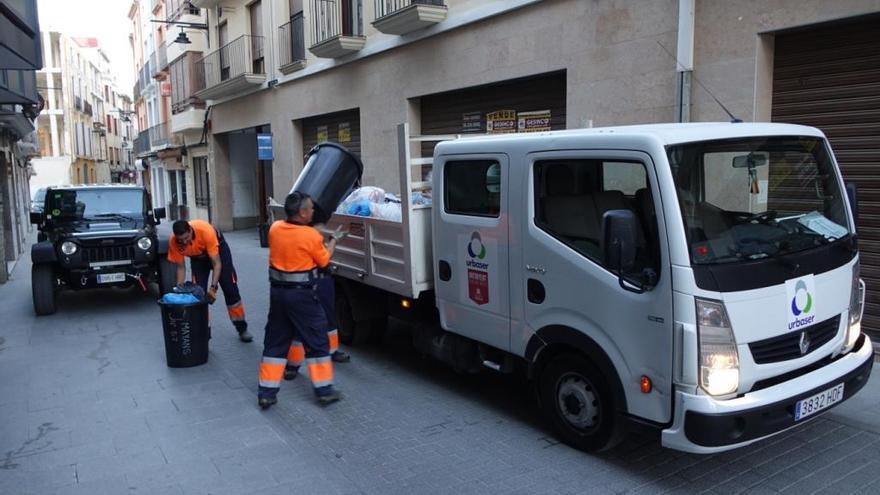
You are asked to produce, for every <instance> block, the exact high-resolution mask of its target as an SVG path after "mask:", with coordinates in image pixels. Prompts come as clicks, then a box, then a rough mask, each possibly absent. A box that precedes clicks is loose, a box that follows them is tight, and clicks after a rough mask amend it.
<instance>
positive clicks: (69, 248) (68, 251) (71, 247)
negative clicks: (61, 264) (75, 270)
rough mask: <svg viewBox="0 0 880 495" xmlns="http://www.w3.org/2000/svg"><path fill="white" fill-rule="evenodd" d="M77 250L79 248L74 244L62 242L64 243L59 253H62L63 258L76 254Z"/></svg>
mask: <svg viewBox="0 0 880 495" xmlns="http://www.w3.org/2000/svg"><path fill="white" fill-rule="evenodd" d="M78 248H79V247H78V246H77V245H76V243H75V242H70V241H64V242H62V243H61V252H62V253H63V254H64V255H65V256H70V255H72V254H73V253H75V252H76V250H77V249H78Z"/></svg>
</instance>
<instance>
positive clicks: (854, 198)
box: [845, 182, 859, 224]
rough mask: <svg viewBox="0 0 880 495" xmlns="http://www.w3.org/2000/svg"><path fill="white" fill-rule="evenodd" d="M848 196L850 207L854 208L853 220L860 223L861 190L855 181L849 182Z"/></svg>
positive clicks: (847, 186) (846, 184) (847, 187)
mask: <svg viewBox="0 0 880 495" xmlns="http://www.w3.org/2000/svg"><path fill="white" fill-rule="evenodd" d="M845 186H846V196H847V198H849V209H850V210H852V214H853V220H854V221H855V222H856V223H857V224H858V223H859V191H858V188H857V187H856V183H855V182H847V183H845Z"/></svg>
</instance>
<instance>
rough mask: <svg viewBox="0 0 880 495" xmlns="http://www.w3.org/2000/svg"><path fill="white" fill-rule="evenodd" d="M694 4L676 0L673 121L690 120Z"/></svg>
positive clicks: (691, 1) (692, 0) (690, 0)
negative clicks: (676, 34)
mask: <svg viewBox="0 0 880 495" xmlns="http://www.w3.org/2000/svg"><path fill="white" fill-rule="evenodd" d="M694 2H695V0H678V54H677V59H678V63H677V69H676V71H677V73H678V74H677V78H676V79H677V80H676V86H675V121H676V122H690V120H691V77H692V75H693V72H694Z"/></svg>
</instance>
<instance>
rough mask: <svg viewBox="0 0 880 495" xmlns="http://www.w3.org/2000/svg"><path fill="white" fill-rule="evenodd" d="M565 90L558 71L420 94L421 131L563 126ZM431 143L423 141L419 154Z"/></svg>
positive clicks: (562, 74)
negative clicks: (432, 93) (460, 88)
mask: <svg viewBox="0 0 880 495" xmlns="http://www.w3.org/2000/svg"><path fill="white" fill-rule="evenodd" d="M565 92H566V89H565V72H564V71H562V72H554V73H551V74H543V75H540V76H534V77H528V78H524V79H516V80H508V81H504V82H500V83H494V84H490V85H486V86H478V87H474V88H468V89H463V90H458V91H452V92H448V93H440V94H434V95H429V96H423V97H422V98H421V109H422V122H421V124H422V134H426V135H437V134H469V133H485V132H487V130H488V128H489V127H490V126H491V127H492V128H493V130H494V131H500V130H508V127H509V126H512V127H513V128H512V129H509V130H514V131H519V130H540V128H541V126H543V125H544V124H545V123H546V126H547V127H549V129H550V130H557V129H565ZM511 119H513V120H511ZM527 119H528V120H527ZM520 120H522V121H523V122H522V124H520ZM525 127H529V128H530V129H525ZM433 146H434V145H433V143H424V144H423V148H422V155H423V156H430V155H431V154H433V152H434V150H433Z"/></svg>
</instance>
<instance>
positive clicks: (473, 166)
mask: <svg viewBox="0 0 880 495" xmlns="http://www.w3.org/2000/svg"><path fill="white" fill-rule="evenodd" d="M501 172H502V171H501V165H500V164H499V163H498V162H497V161H494V160H465V161H454V162H447V163H446V166H445V167H444V169H443V187H444V190H445V198H444V206H445V211H446V213H452V214H456V215H472V216H479V217H497V216H498V214H499V213H500V211H501V184H502V181H501Z"/></svg>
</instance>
